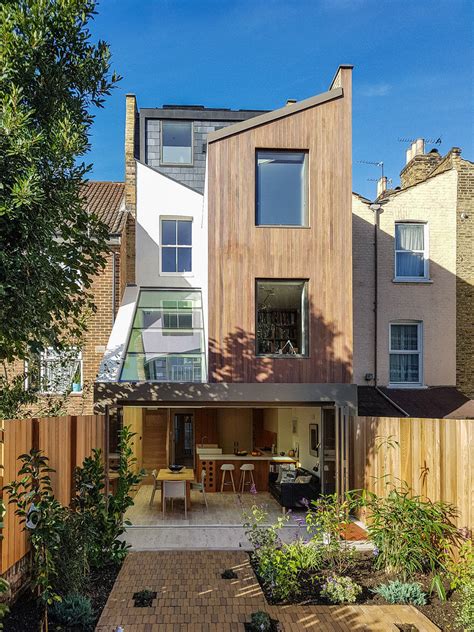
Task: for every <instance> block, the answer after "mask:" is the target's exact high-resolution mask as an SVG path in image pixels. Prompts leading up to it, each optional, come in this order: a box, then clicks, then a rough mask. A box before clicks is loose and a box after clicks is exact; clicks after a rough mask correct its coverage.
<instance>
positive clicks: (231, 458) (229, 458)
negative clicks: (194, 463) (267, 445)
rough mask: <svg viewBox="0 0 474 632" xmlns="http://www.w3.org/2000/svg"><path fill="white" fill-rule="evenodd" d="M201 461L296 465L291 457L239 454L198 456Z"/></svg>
mask: <svg viewBox="0 0 474 632" xmlns="http://www.w3.org/2000/svg"><path fill="white" fill-rule="evenodd" d="M198 457H199V459H200V460H201V461H272V462H273V463H296V459H295V458H293V457H291V456H279V455H276V454H262V456H252V455H251V454H250V453H249V454H247V456H238V455H237V454H198Z"/></svg>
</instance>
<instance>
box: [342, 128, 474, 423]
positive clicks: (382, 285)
mask: <svg viewBox="0 0 474 632" xmlns="http://www.w3.org/2000/svg"><path fill="white" fill-rule="evenodd" d="M386 187H387V179H386V178H381V180H380V181H379V182H378V191H377V195H378V197H377V199H376V200H375V202H374V203H371V202H370V201H369V200H366V199H364V198H361V197H360V196H358V195H356V194H354V195H353V203H352V208H353V275H354V380H355V382H356V383H357V384H358V385H360V388H359V413H360V414H362V415H384V416H396V415H400V414H401V415H405V416H411V417H460V418H463V417H472V416H474V410H473V407H472V401H470V400H469V398H470V397H472V396H473V395H474V372H473V366H474V360H473V358H474V321H473V314H474V309H473V307H474V257H473V254H474V253H473V243H474V234H473V225H474V164H473V163H472V162H469V161H468V160H465V159H463V158H461V150H460V149H458V148H453V149H451V150H450V151H449V152H448V153H447V154H446V156H444V157H442V156H441V155H440V154H439V153H438V151H437V150H436V149H433V150H431V151H430V152H428V153H426V152H425V143H424V141H423V140H422V139H419V140H417V141H416V142H414V143H413V145H412V146H411V147H410V149H409V151H408V152H407V163H406V165H405V166H404V168H403V169H402V171H401V174H400V186H399V187H397V188H395V189H392V190H387V188H386Z"/></svg>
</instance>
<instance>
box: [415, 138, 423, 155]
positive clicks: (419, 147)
mask: <svg viewBox="0 0 474 632" xmlns="http://www.w3.org/2000/svg"><path fill="white" fill-rule="evenodd" d="M424 153H425V139H424V138H417V139H416V155H417V156H419V155H423V154H424Z"/></svg>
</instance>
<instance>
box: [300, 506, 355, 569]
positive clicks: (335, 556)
mask: <svg viewBox="0 0 474 632" xmlns="http://www.w3.org/2000/svg"><path fill="white" fill-rule="evenodd" d="M349 510H350V503H349V500H348V499H347V498H346V499H344V500H343V501H341V500H339V498H338V497H337V495H336V494H332V495H327V496H320V497H319V498H318V499H317V500H313V501H312V502H311V506H310V507H308V511H307V513H306V518H305V521H306V528H307V531H308V533H310V535H311V542H312V544H313V546H315V547H317V548H318V549H319V551H320V555H321V562H320V563H321V565H322V566H323V567H324V568H327V569H329V570H330V571H332V572H333V573H335V574H337V575H342V574H344V573H346V572H347V571H348V569H349V568H350V567H351V565H352V563H353V557H354V547H353V546H352V545H351V544H349V543H348V542H347V541H346V540H343V539H342V537H341V533H342V532H343V531H344V529H345V528H346V527H347V525H348V524H349Z"/></svg>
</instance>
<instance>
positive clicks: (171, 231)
mask: <svg viewBox="0 0 474 632" xmlns="http://www.w3.org/2000/svg"><path fill="white" fill-rule="evenodd" d="M161 243H162V244H163V245H164V246H174V245H175V244H176V221H175V220H174V219H163V220H162V221H161Z"/></svg>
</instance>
